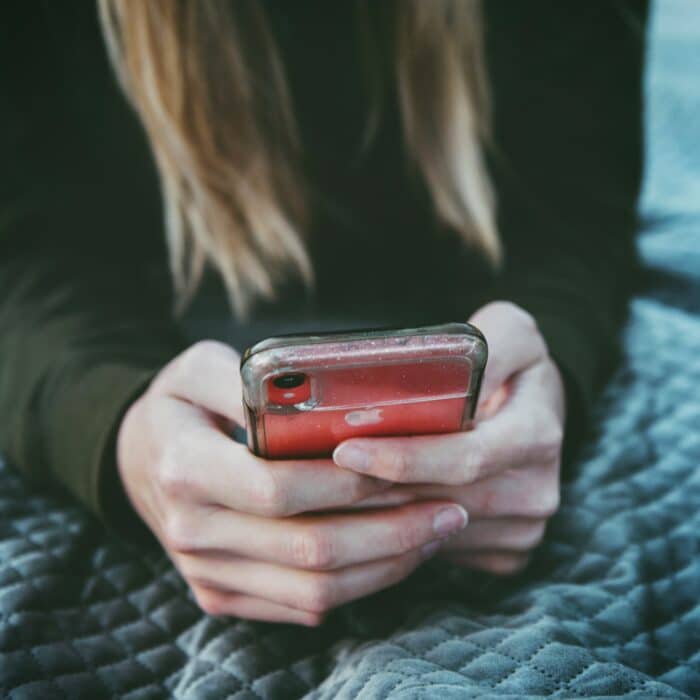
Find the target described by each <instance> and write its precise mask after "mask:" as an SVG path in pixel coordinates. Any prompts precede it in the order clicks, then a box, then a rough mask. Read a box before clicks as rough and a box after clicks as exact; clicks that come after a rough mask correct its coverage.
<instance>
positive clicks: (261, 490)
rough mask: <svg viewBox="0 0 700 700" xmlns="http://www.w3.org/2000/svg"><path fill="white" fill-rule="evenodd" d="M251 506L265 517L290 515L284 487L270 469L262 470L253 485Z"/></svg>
mask: <svg viewBox="0 0 700 700" xmlns="http://www.w3.org/2000/svg"><path fill="white" fill-rule="evenodd" d="M253 506H254V509H255V511H256V512H257V513H258V514H259V515H263V516H265V517H266V518H283V517H285V516H287V515H291V513H290V512H289V504H288V498H287V495H286V492H285V489H284V488H283V487H282V485H281V484H280V482H279V480H278V479H277V478H276V477H275V475H274V474H273V473H272V471H265V472H263V473H262V474H261V476H260V479H259V480H258V482H257V484H256V485H255V486H254V487H253Z"/></svg>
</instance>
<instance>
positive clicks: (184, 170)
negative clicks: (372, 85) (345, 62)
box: [99, 0, 501, 314]
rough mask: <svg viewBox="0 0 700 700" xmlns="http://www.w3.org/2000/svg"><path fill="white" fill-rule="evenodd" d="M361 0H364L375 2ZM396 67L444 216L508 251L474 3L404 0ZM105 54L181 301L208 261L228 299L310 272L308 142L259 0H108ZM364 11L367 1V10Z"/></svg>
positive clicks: (488, 248) (265, 291) (405, 115)
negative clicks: (150, 175)
mask: <svg viewBox="0 0 700 700" xmlns="http://www.w3.org/2000/svg"><path fill="white" fill-rule="evenodd" d="M366 1H367V0H365V2H366ZM394 6H395V25H394V32H395V35H394V40H393V41H392V42H391V43H392V45H393V46H394V54H395V55H394V56H393V63H394V66H395V77H396V81H397V93H398V98H399V106H400V113H401V118H402V124H403V130H404V140H405V145H406V149H407V152H408V155H409V156H410V157H411V159H412V160H413V162H414V163H415V165H416V166H417V169H418V171H419V173H420V174H421V175H422V177H423V178H424V180H425V183H426V186H427V188H428V190H429V192H430V194H431V197H432V201H433V203H434V208H435V212H436V215H437V217H438V219H439V220H441V221H442V222H443V223H444V224H446V225H447V226H449V227H450V228H452V229H454V230H455V231H457V232H458V233H459V234H460V235H461V236H462V237H463V239H464V240H465V241H467V242H468V243H471V244H474V245H476V246H477V247H479V248H480V249H481V250H482V251H483V252H484V253H485V255H486V257H487V258H488V259H490V260H491V261H492V262H494V263H497V262H498V261H499V259H500V255H501V250H500V243H499V237H498V234H497V231H496V226H495V216H494V201H493V199H494V198H493V193H492V189H491V185H490V181H489V177H488V173H487V170H486V165H485V162H484V157H483V146H484V144H485V143H486V141H487V138H488V124H489V108H488V91H487V83H486V78H485V70H484V59H483V47H482V37H483V32H482V27H481V12H480V4H479V2H478V0H430V1H429V2H426V1H425V0H398V1H397V2H396V3H395V5H394ZM99 8H100V17H101V21H102V26H103V29H104V33H105V36H106V40H107V45H108V48H109V52H110V56H111V59H112V62H113V65H114V66H115V69H116V72H117V75H118V77H119V79H120V82H121V85H122V87H123V89H124V91H125V92H126V94H127V95H128V97H129V99H130V101H131V103H132V104H133V106H134V108H135V110H136V112H137V113H138V115H139V117H140V119H141V121H142V123H143V125H144V128H145V130H146V132H147V134H148V137H149V141H150V144H151V148H152V150H153V154H154V158H155V161H156V164H157V166H158V170H159V173H160V179H161V186H162V192H163V201H164V208H165V221H166V232H167V239H168V249H169V254H170V267H171V271H172V276H173V280H174V284H175V290H176V298H177V299H178V307H179V308H180V309H183V308H184V307H185V306H186V304H187V302H188V301H189V299H191V297H192V295H193V294H194V292H195V291H196V288H197V286H198V284H199V282H200V280H201V277H202V273H203V271H204V268H205V265H206V264H207V263H208V264H210V265H212V266H213V267H214V268H215V269H216V270H218V272H219V273H220V275H221V276H222V278H223V281H224V283H225V285H226V288H227V290H228V292H229V296H230V299H231V303H232V306H233V308H234V309H235V310H236V312H238V313H239V314H242V313H245V311H246V309H247V308H248V306H249V303H250V301H251V300H252V299H254V298H256V297H259V296H261V297H267V298H271V297H273V296H274V293H275V288H276V285H277V284H278V283H279V281H280V280H281V279H283V278H284V277H285V276H286V275H289V274H294V273H296V274H297V275H300V276H301V277H302V279H304V280H305V282H306V283H307V284H311V283H312V279H313V271H312V269H311V264H310V260H309V256H308V253H307V250H306V245H305V240H304V236H303V233H302V232H303V231H304V229H305V227H306V225H307V224H308V221H309V212H308V208H307V197H306V192H305V187H304V177H303V173H302V172H301V169H300V165H299V163H300V157H299V156H300V142H299V137H298V132H297V127H296V123H295V118H294V114H293V111H292V108H291V99H290V95H289V92H288V89H287V83H286V80H285V75H284V67H283V66H282V64H281V61H280V57H279V54H278V52H277V49H276V46H275V43H274V40H273V37H272V36H271V34H270V31H269V29H268V25H267V22H266V20H265V15H264V11H263V9H264V4H263V3H261V2H259V0H249V1H247V2H240V1H239V2H230V0H148V1H144V0H99ZM365 9H366V8H365Z"/></svg>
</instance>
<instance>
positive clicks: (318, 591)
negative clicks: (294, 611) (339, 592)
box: [301, 574, 334, 615]
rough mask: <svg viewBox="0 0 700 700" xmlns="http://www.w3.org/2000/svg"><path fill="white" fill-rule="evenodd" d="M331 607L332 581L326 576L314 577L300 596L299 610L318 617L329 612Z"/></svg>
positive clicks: (332, 601)
mask: <svg viewBox="0 0 700 700" xmlns="http://www.w3.org/2000/svg"><path fill="white" fill-rule="evenodd" d="M333 605H334V591H333V584H332V579H331V578H330V576H328V575H326V574H319V575H317V576H315V577H314V579H313V580H312V581H311V583H310V584H309V585H308V587H307V589H306V591H305V592H304V595H303V596H302V600H301V608H302V609H304V610H308V611H309V612H312V613H316V614H319V615H320V614H323V613H326V612H328V611H329V610H331V609H332V608H333Z"/></svg>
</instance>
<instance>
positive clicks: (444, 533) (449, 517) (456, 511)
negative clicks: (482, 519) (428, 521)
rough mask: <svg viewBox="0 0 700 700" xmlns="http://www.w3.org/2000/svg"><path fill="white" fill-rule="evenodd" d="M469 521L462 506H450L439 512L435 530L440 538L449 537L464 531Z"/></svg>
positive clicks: (434, 524) (434, 526)
mask: <svg viewBox="0 0 700 700" xmlns="http://www.w3.org/2000/svg"><path fill="white" fill-rule="evenodd" d="M468 519H469V516H468V515H467V511H466V510H464V508H462V506H449V507H447V508H443V509H442V510H439V511H438V512H437V515H436V516H435V518H434V520H433V530H435V534H437V535H439V536H440V537H448V536H449V535H453V534H454V533H455V532H459V531H460V530H462V529H463V528H464V527H465V526H466V524H467V521H468Z"/></svg>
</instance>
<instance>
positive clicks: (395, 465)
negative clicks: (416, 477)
mask: <svg viewBox="0 0 700 700" xmlns="http://www.w3.org/2000/svg"><path fill="white" fill-rule="evenodd" d="M378 461H379V462H380V463H381V465H382V467H383V469H382V472H383V474H385V475H386V477H387V478H388V479H389V480H390V481H399V482H401V481H405V479H406V478H407V477H408V474H409V470H410V467H409V462H408V457H407V455H406V452H405V451H404V450H403V449H401V448H398V447H395V448H394V449H392V450H386V451H385V452H383V453H382V454H381V455H380V456H379V459H378Z"/></svg>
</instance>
